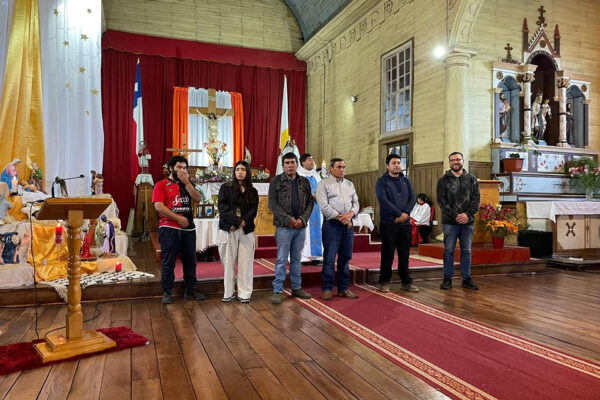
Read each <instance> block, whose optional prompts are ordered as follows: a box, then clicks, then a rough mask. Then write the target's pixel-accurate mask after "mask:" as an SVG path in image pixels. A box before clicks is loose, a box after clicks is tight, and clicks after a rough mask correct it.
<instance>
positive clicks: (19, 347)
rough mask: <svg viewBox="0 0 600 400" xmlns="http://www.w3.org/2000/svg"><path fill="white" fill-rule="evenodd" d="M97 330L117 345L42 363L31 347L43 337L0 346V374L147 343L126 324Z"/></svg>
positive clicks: (146, 340)
mask: <svg viewBox="0 0 600 400" xmlns="http://www.w3.org/2000/svg"><path fill="white" fill-rule="evenodd" d="M98 331H99V332H102V333H104V334H105V335H106V336H108V337H109V338H111V339H112V340H114V341H115V342H116V343H117V346H116V347H113V348H110V349H108V350H104V351H100V352H96V353H89V354H83V355H81V356H77V357H72V358H68V359H65V360H60V361H53V362H47V363H42V361H41V360H40V357H39V356H38V354H37V351H36V350H35V349H34V347H33V345H34V344H36V343H41V342H43V341H44V340H43V339H40V340H34V341H33V342H24V343H15V344H9V345H8V346H0V375H6V374H10V373H11V372H16V371H23V370H25V369H34V368H39V367H42V366H45V365H51V364H57V363H61V362H66V361H72V360H77V359H80V358H86V357H91V356H95V355H98V354H101V353H109V352H112V351H118V350H123V349H129V348H131V347H137V346H142V345H145V344H147V343H148V339H146V338H145V337H144V336H142V335H139V334H137V333H135V332H134V331H132V330H131V329H129V328H128V327H126V326H118V327H115V328H105V329H98Z"/></svg>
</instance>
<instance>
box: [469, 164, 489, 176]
mask: <svg viewBox="0 0 600 400" xmlns="http://www.w3.org/2000/svg"><path fill="white" fill-rule="evenodd" d="M469 172H470V173H471V174H472V175H475V176H476V177H477V178H478V179H492V163H491V162H482V161H469Z"/></svg>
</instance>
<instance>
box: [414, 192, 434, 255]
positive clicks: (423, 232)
mask: <svg viewBox="0 0 600 400" xmlns="http://www.w3.org/2000/svg"><path fill="white" fill-rule="evenodd" d="M431 206H432V203H431V200H429V198H428V197H427V195H426V194H425V193H419V194H418V195H417V203H416V204H415V206H414V208H413V209H412V211H411V212H410V225H411V226H412V241H411V243H412V245H413V246H416V245H418V244H419V243H421V242H423V243H429V232H430V231H431V228H430V226H429V223H430V222H429V219H430V218H431Z"/></svg>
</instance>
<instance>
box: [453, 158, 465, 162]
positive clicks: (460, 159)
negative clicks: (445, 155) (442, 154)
mask: <svg viewBox="0 0 600 400" xmlns="http://www.w3.org/2000/svg"><path fill="white" fill-rule="evenodd" d="M461 161H462V158H451V159H450V162H461Z"/></svg>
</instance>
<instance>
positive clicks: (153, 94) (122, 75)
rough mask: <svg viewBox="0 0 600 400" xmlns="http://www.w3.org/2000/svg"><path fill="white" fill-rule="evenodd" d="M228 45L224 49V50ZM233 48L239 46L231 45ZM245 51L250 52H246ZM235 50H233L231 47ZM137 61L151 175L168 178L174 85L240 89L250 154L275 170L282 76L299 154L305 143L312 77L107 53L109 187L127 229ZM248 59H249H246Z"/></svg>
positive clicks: (104, 78) (106, 182)
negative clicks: (164, 174) (308, 84)
mask: <svg viewBox="0 0 600 400" xmlns="http://www.w3.org/2000/svg"><path fill="white" fill-rule="evenodd" d="M225 47H226V46H225ZM231 49H236V48H234V47H231ZM244 50H245V51H247V49H244ZM232 51H234V50H232ZM138 57H139V59H140V66H141V75H142V88H143V89H142V90H143V101H144V130H145V132H144V138H145V140H146V142H147V143H148V149H149V151H150V154H151V155H152V159H151V160H150V168H149V170H150V173H151V174H152V176H153V178H154V180H155V181H158V180H159V179H162V165H163V164H164V163H166V162H167V160H168V157H169V156H170V154H169V153H168V152H167V151H166V149H167V148H169V147H171V146H172V145H173V138H172V134H171V132H172V127H173V88H174V87H175V86H180V87H189V86H193V87H204V88H214V89H217V90H225V91H232V92H239V93H241V95H242V99H243V104H244V121H243V124H244V130H245V131H244V142H245V144H246V147H248V149H249V150H250V152H251V153H252V166H254V167H258V166H260V165H263V166H265V167H267V168H269V169H270V170H271V171H272V172H274V171H275V170H276V162H277V156H278V151H276V149H277V148H278V145H279V127H280V120H281V102H282V91H283V76H284V75H286V76H287V79H288V96H289V129H290V135H291V136H292V137H293V138H294V139H295V140H296V144H297V145H298V148H299V150H300V152H303V151H304V143H305V95H306V73H305V72H304V71H296V70H283V69H273V68H264V67H256V66H246V65H231V64H221V63H215V62H208V61H197V60H189V59H179V58H167V57H161V56H159V55H143V54H134V53H129V52H120V51H116V50H114V49H111V48H105V49H104V50H103V51H102V108H103V119H104V168H103V171H102V172H103V174H104V188H105V191H106V192H107V193H111V194H112V195H113V197H114V198H115V201H116V203H117V205H118V206H119V208H120V209H121V214H120V217H121V219H122V220H123V223H124V224H125V221H126V219H127V216H128V210H129V209H130V208H131V207H133V187H132V182H133V181H134V180H135V176H129V175H130V173H129V172H128V171H129V168H128V167H127V166H129V164H130V163H131V160H132V157H135V156H136V155H135V154H131V152H130V151H129V150H128V149H130V148H131V145H132V143H131V141H132V140H135V139H134V138H133V137H132V135H131V134H130V132H131V127H132V124H133V116H132V113H131V110H132V108H133V84H134V81H135V66H136V60H137V58H138ZM242 61H243V60H242Z"/></svg>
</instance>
